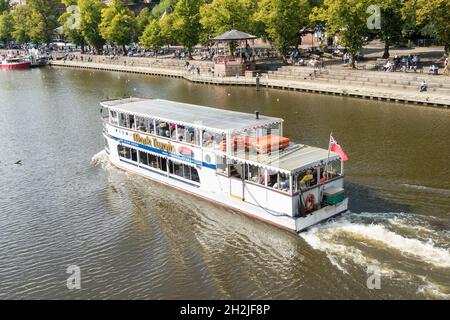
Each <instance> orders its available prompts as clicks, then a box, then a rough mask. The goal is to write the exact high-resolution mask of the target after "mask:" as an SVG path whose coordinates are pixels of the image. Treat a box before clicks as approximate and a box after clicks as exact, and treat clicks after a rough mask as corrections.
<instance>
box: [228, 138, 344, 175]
mask: <svg viewBox="0 0 450 320" xmlns="http://www.w3.org/2000/svg"><path fill="white" fill-rule="evenodd" d="M232 158H234V159H235V160H236V161H243V160H244V161H245V162H246V163H249V164H251V165H255V166H259V167H262V168H266V169H268V170H277V171H281V172H284V173H288V174H293V173H295V172H299V171H303V170H306V169H309V168H311V167H315V166H318V165H322V164H325V163H326V162H327V160H328V161H334V160H338V159H340V157H339V154H337V153H335V152H330V153H329V154H328V150H327V149H322V148H317V147H312V146H308V145H303V144H297V145H294V146H292V147H290V148H288V149H286V150H283V151H280V152H279V153H278V152H274V153H271V154H270V155H258V154H248V153H247V154H246V155H244V154H238V155H237V156H236V157H232Z"/></svg>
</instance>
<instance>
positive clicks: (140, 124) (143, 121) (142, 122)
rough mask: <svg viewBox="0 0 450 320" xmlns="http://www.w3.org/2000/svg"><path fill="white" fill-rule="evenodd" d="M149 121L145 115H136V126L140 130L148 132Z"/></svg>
mask: <svg viewBox="0 0 450 320" xmlns="http://www.w3.org/2000/svg"><path fill="white" fill-rule="evenodd" d="M148 122H149V119H148V118H144V117H136V128H137V130H139V131H142V132H148V131H147V130H148Z"/></svg>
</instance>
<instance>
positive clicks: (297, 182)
mask: <svg viewBox="0 0 450 320" xmlns="http://www.w3.org/2000/svg"><path fill="white" fill-rule="evenodd" d="M317 170H318V168H309V169H305V170H303V171H300V172H298V173H296V174H295V175H294V179H293V181H294V190H295V191H298V190H300V189H305V188H309V187H312V186H315V185H316V184H317V182H318V179H317Z"/></svg>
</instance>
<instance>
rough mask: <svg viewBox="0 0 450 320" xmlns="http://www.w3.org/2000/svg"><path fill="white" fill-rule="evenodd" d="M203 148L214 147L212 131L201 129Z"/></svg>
mask: <svg viewBox="0 0 450 320" xmlns="http://www.w3.org/2000/svg"><path fill="white" fill-rule="evenodd" d="M202 146H203V148H207V149H212V148H214V133H213V132H210V131H206V130H203V141H202Z"/></svg>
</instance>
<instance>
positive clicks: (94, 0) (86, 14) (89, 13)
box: [78, 0, 105, 51]
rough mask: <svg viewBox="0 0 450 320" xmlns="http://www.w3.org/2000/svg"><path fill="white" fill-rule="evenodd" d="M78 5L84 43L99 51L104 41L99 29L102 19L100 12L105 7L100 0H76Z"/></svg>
mask: <svg viewBox="0 0 450 320" xmlns="http://www.w3.org/2000/svg"><path fill="white" fill-rule="evenodd" d="M78 7H79V8H80V14H81V22H80V31H81V34H82V35H83V37H84V40H86V43H88V44H89V45H90V46H92V47H94V48H96V49H97V51H99V50H100V49H101V47H102V46H103V44H104V43H105V40H104V39H103V38H102V36H101V35H100V29H99V25H100V22H101V19H102V15H101V12H102V9H103V8H105V4H104V3H103V2H101V1H100V0H78Z"/></svg>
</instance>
